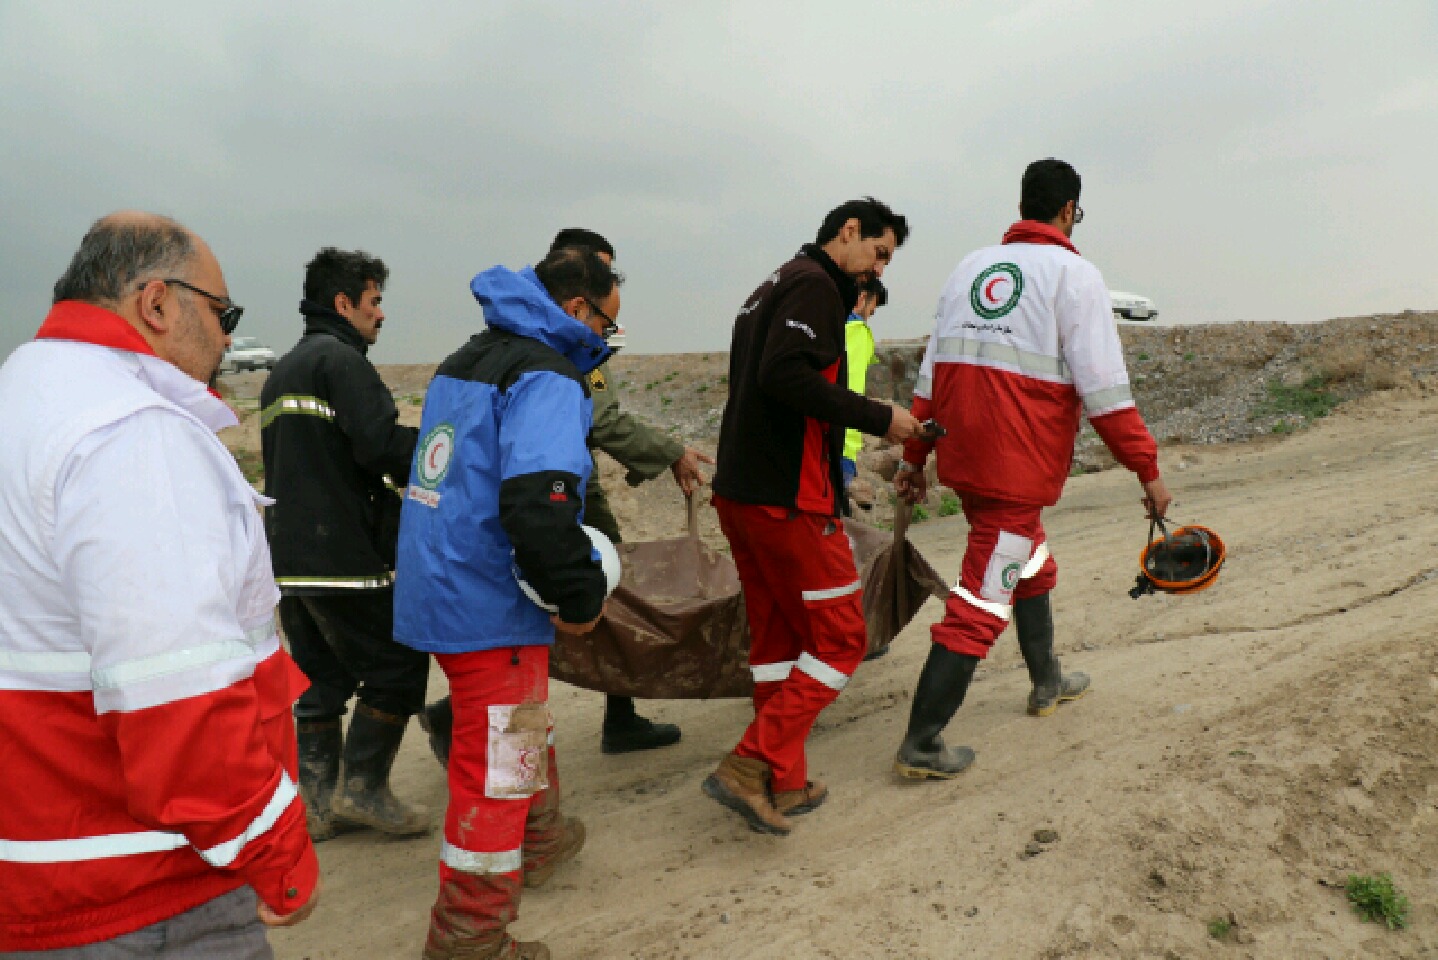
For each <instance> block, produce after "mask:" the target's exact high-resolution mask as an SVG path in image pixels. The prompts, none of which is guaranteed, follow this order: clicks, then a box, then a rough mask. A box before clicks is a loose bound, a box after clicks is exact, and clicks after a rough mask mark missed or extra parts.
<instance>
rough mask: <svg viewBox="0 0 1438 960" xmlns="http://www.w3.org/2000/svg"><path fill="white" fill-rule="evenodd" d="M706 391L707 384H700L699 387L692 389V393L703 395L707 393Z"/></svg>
mask: <svg viewBox="0 0 1438 960" xmlns="http://www.w3.org/2000/svg"><path fill="white" fill-rule="evenodd" d="M708 389H709V384H707V383H701V384H699V386H697V387H695V388H694V392H695V393H704V392H705V391H707V390H708Z"/></svg>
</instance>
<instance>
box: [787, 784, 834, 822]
mask: <svg viewBox="0 0 1438 960" xmlns="http://www.w3.org/2000/svg"><path fill="white" fill-rule="evenodd" d="M827 799H829V788H828V787H826V786H824V784H823V782H822V781H819V780H810V781H808V782H807V783H805V784H804V785H803V786H802V787H800V788H799V789H798V790H780V791H779V792H778V793H776V794H774V809H775V810H778V811H779V813H780V814H781V815H783V816H786V817H797V816H799V815H801V814H805V813H809V812H810V811H813V810H817V809H819V806H820V805H821V804H822V803H823V802H824V801H825V800H827Z"/></svg>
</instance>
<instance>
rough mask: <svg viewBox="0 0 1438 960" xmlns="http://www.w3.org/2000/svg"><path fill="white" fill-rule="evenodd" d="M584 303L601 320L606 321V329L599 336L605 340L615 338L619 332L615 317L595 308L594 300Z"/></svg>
mask: <svg viewBox="0 0 1438 960" xmlns="http://www.w3.org/2000/svg"><path fill="white" fill-rule="evenodd" d="M584 302H585V303H587V304H589V309H591V310H593V311H594V312H595V313H597V314H599V318H600V319H601V320H603V321H604V329H603V330H602V331H600V334H599V335H600V336H601V337H603V338H604V339H605V340H608V339H609V338H610V337H612V336H614V335H615V334H616V333H618V332H619V324H618V323H617V322H615V320H614V318H613V317H611V316H610V315H609V314H607V313H605V312H604V311H603V310H601V309H599V307H597V306H595V304H594V301H593V300H585V301H584Z"/></svg>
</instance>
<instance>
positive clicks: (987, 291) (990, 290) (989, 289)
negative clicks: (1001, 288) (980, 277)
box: [984, 277, 1008, 303]
mask: <svg viewBox="0 0 1438 960" xmlns="http://www.w3.org/2000/svg"><path fill="white" fill-rule="evenodd" d="M1007 279H1008V277H994V278H993V279H992V280H990V281H989V282H988V283H986V284H984V299H986V300H988V301H989V302H990V303H998V302H999V298H998V297H996V296H994V285H995V284H998V283H1002V282H1004V281H1005V280H1007Z"/></svg>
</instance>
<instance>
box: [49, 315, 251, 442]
mask: <svg viewBox="0 0 1438 960" xmlns="http://www.w3.org/2000/svg"><path fill="white" fill-rule="evenodd" d="M35 339H36V340H73V341H76V342H78V343H91V344H94V345H95V346H97V347H113V348H114V349H116V350H128V351H129V352H130V353H138V354H141V355H142V356H146V357H155V358H156V359H157V360H158V359H159V357H158V356H157V355H156V353H155V351H154V348H153V347H151V346H150V344H149V341H147V340H146V339H145V338H144V337H142V336H140V331H138V330H136V329H135V328H134V327H132V326H130V322H129V321H128V320H126V319H125V318H124V317H122V316H120V315H119V314H118V313H114V312H113V311H110V310H106V309H105V308H104V307H97V306H95V305H94V304H92V303H84V302H82V301H80V300H61V301H60V302H59V303H57V304H55V305H54V306H53V307H51V308H50V312H49V314H47V315H46V317H45V322H44V323H42V324H40V329H39V330H37V331H35ZM186 376H188V374H186ZM206 392H207V393H208V394H209V395H210V396H212V397H214V398H215V399H216V400H219V401H220V402H221V403H224V399H225V398H224V397H222V396H220V394H219V391H217V390H215V389H213V388H211V387H207V388H206ZM225 407H226V408H230V405H229V404H228V403H225ZM230 412H231V413H232V414H233V413H234V410H233V409H230ZM236 416H238V415H236Z"/></svg>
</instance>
